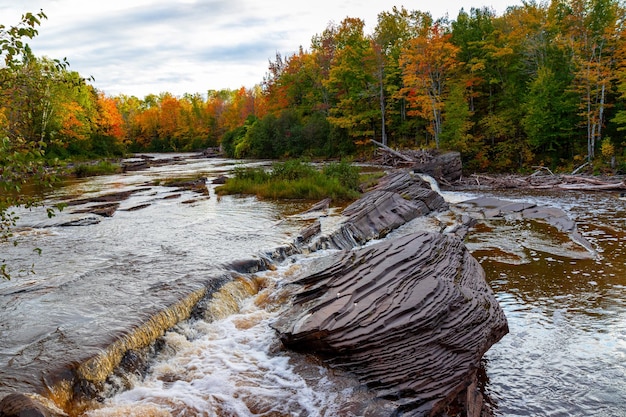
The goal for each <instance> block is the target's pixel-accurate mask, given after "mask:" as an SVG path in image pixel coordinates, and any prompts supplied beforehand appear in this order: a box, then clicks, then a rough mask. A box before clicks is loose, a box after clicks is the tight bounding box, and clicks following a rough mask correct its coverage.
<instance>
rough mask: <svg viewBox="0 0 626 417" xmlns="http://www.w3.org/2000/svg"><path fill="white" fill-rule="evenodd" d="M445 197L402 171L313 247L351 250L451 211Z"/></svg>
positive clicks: (369, 194) (389, 177)
mask: <svg viewBox="0 0 626 417" xmlns="http://www.w3.org/2000/svg"><path fill="white" fill-rule="evenodd" d="M447 208H448V205H447V203H446V202H445V200H444V199H443V197H442V196H441V195H440V194H439V193H437V192H435V191H433V190H432V189H431V188H430V185H429V184H428V183H426V182H424V181H423V180H422V179H421V178H419V177H417V176H415V175H413V174H411V173H410V172H409V171H406V170H401V171H396V172H393V173H391V174H388V175H386V176H385V177H383V178H381V179H380V180H379V182H378V185H377V186H376V187H375V188H374V189H372V190H371V191H368V192H367V193H365V194H364V195H363V196H362V197H361V198H360V199H358V200H357V201H355V202H354V203H352V204H350V205H349V206H348V207H346V208H345V209H344V210H343V212H342V215H343V216H345V219H344V221H343V222H342V223H341V226H340V227H338V228H337V229H336V230H334V231H332V232H330V233H328V234H327V235H325V236H322V237H320V238H319V239H318V240H316V241H314V242H313V244H312V245H311V246H310V249H312V250H318V249H321V248H324V249H327V248H333V249H350V248H354V247H356V246H359V245H362V244H364V243H366V242H368V241H370V240H372V239H380V238H383V237H385V236H386V235H387V234H388V233H389V232H391V231H393V230H394V229H396V228H398V227H400V226H402V225H403V224H405V223H407V222H409V221H411V220H413V219H415V218H416V217H419V216H425V215H427V214H430V213H432V212H435V211H439V210H444V209H447Z"/></svg>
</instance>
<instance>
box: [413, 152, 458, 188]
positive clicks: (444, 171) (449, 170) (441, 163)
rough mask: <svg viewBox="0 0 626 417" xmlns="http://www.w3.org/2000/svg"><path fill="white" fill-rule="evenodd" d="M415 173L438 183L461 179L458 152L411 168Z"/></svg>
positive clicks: (449, 153)
mask: <svg viewBox="0 0 626 417" xmlns="http://www.w3.org/2000/svg"><path fill="white" fill-rule="evenodd" d="M413 170H414V171H415V172H421V173H424V174H428V175H430V176H431V177H433V178H435V179H436V180H437V181H439V182H447V183H452V182H454V181H457V180H458V179H459V178H461V175H462V174H463V163H462V161H461V154H460V153H459V152H446V153H443V154H440V155H435V156H434V157H433V158H432V159H430V160H428V161H426V162H423V163H417V164H415V165H414V166H413Z"/></svg>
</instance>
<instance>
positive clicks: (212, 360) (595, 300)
mask: <svg viewBox="0 0 626 417" xmlns="http://www.w3.org/2000/svg"><path fill="white" fill-rule="evenodd" d="M235 164H236V163H235V162H234V161H228V160H193V159H185V160H184V161H183V162H181V163H179V164H175V165H168V166H163V167H159V168H153V169H150V170H148V171H144V172H135V173H127V174H124V175H115V176H106V177H99V178H94V179H89V180H86V181H80V182H77V183H75V184H71V185H69V186H68V187H66V188H64V189H61V190H59V191H58V192H57V193H56V194H55V195H52V196H51V197H50V198H51V199H52V200H53V201H54V200H55V199H63V198H66V197H67V196H69V195H79V194H85V193H86V194H88V195H98V194H99V193H104V192H110V191H111V190H117V191H119V190H127V189H142V191H139V192H137V193H135V194H133V195H132V197H130V198H129V199H128V200H127V201H125V202H123V203H122V205H121V206H120V209H119V211H118V212H117V213H116V214H115V215H114V216H113V217H111V218H105V219H99V220H100V222H98V223H94V224H89V225H86V226H81V227H59V226H58V224H59V223H61V222H62V221H64V220H67V219H72V218H76V217H80V216H83V218H84V217H85V215H78V214H72V213H71V212H70V211H71V210H67V209H66V211H64V213H61V214H60V215H59V216H58V217H57V218H55V219H51V220H49V219H46V218H45V213H43V212H39V211H33V212H24V213H22V220H21V226H22V227H23V229H21V231H20V239H21V240H22V243H21V244H20V245H19V246H18V247H16V248H5V247H3V248H2V249H3V254H9V256H8V260H10V261H11V264H12V265H14V266H17V267H22V268H24V269H29V268H30V267H31V266H34V269H35V271H36V272H37V274H36V275H23V276H19V277H18V276H16V277H15V278H14V279H13V280H12V281H10V282H0V308H1V309H2V311H3V314H2V315H1V316H0V391H2V392H7V391H11V390H13V389H22V388H24V387H25V386H26V384H27V383H28V381H27V380H25V377H24V374H23V373H24V371H32V370H35V371H38V370H41V369H45V367H46V366H48V367H49V366H50V364H51V363H53V362H54V358H55V357H59V356H60V357H64V358H66V357H73V356H77V352H79V351H84V350H85V349H86V350H88V351H89V350H92V351H98V350H99V349H101V347H102V346H103V345H104V343H105V342H106V335H107V334H111V333H114V332H118V331H128V330H130V329H128V323H130V322H134V321H136V320H140V319H141V318H142V317H145V316H146V315H147V314H150V312H151V311H153V310H154V307H155V306H159V305H162V304H164V303H174V302H176V301H177V300H180V299H181V297H186V296H188V294H189V293H190V291H194V290H196V289H198V288H201V287H204V286H205V285H206V282H207V280H210V279H211V277H214V276H215V274H216V273H218V272H219V265H220V264H222V263H223V262H228V261H231V260H234V259H241V258H249V257H250V255H252V254H255V253H258V252H259V251H263V250H266V249H271V248H274V247H277V246H280V245H283V244H284V243H286V242H288V241H290V240H291V239H293V236H294V235H295V233H297V231H298V230H299V229H300V227H301V226H302V225H303V224H305V223H306V218H303V217H301V216H298V215H295V213H297V212H299V211H300V210H302V209H305V208H307V207H308V206H307V205H306V204H295V205H277V204H275V203H272V202H261V201H258V200H257V199H255V198H250V197H248V198H241V197H225V198H222V199H221V200H218V199H217V198H216V196H215V194H214V191H213V186H212V185H211V184H210V180H211V179H212V178H214V177H217V176H218V175H219V174H221V173H224V172H228V171H229V170H230V169H232V168H233V167H234V166H235ZM195 173H202V174H204V175H206V176H207V177H208V179H209V183H208V184H207V187H208V190H209V196H208V198H207V197H206V196H199V195H197V194H194V193H191V192H188V191H183V192H180V191H179V190H175V189H172V188H168V187H162V186H157V185H154V180H156V179H162V178H169V177H176V176H185V175H190V174H195ZM146 184H152V185H149V186H148V187H147V188H146ZM483 195H484V194H483ZM446 196H447V197H448V198H450V199H451V200H455V201H459V200H463V199H464V198H471V197H475V196H477V194H460V193H456V194H447V195H446ZM494 196H497V197H502V198H506V199H512V200H523V201H532V202H536V203H539V204H543V205H550V206H556V207H560V208H562V209H564V210H565V211H566V212H568V213H569V214H570V215H571V216H572V217H574V218H576V219H577V220H578V227H579V230H580V231H581V232H582V234H583V235H584V237H585V238H586V239H587V240H589V241H590V242H592V244H593V246H594V249H595V252H594V253H590V252H589V251H586V250H585V249H584V248H578V249H577V250H572V245H571V242H570V241H569V240H568V239H567V238H564V237H563V236H562V235H559V234H558V233H555V231H554V230H553V229H551V228H550V227H549V226H545V225H541V224H536V223H533V222H529V221H525V220H519V219H514V218H509V219H503V220H499V221H484V222H482V223H481V224H479V225H478V226H477V228H476V229H475V231H474V232H473V233H472V234H471V236H470V238H469V239H468V241H467V244H468V246H469V248H470V249H471V250H472V252H473V253H474V255H475V256H476V257H477V259H479V260H480V261H481V263H482V265H483V267H484V268H485V270H486V272H487V277H488V280H489V282H490V284H491V285H492V287H493V288H494V290H495V292H496V294H497V297H498V299H499V301H500V303H501V304H502V306H503V308H504V309H505V312H506V314H507V318H508V320H509V327H510V334H508V335H507V336H505V338H504V339H503V340H502V341H500V342H499V343H498V344H496V345H495V346H493V347H492V348H491V350H490V351H489V352H487V354H486V355H485V358H484V366H485V373H486V381H485V388H484V391H485V394H486V395H487V397H488V399H489V401H490V404H491V407H492V409H493V412H494V414H496V415H498V416H626V256H625V254H624V251H625V249H624V242H625V237H626V201H622V200H618V199H617V198H615V195H613V194H610V193H593V194H585V193H574V192H567V193H559V194H554V193H532V194H523V193H519V192H517V193H509V194H494ZM143 204H148V206H147V207H146V208H144V209H142V210H139V211H124V209H128V208H132V207H137V206H140V205H143ZM333 219H334V218H333V216H329V217H328V218H324V219H322V220H323V223H324V224H325V225H328V227H332V222H333ZM422 227H437V225H436V224H433V222H432V221H430V220H428V221H424V220H423V219H418V220H416V221H415V222H413V223H412V224H411V225H408V226H407V227H406V228H402V230H400V231H398V232H397V233H396V235H397V234H398V233H399V234H401V233H405V232H406V233H408V232H410V231H411V228H422ZM393 235H394V234H392V235H391V236H393ZM35 246H36V247H40V248H41V249H42V250H43V255H42V256H41V257H38V256H36V255H35V254H34V253H33V252H32V248H33V247H35ZM316 256H323V253H318V254H314V255H312V256H296V257H293V258H290V259H288V260H287V261H286V262H284V263H282V264H280V265H277V269H276V270H275V271H267V272H264V273H260V274H258V275H257V276H256V277H253V278H250V279H248V278H246V279H243V278H242V279H241V280H236V281H235V283H234V284H232V285H229V286H227V287H226V288H225V289H224V291H223V292H222V293H220V294H218V295H217V296H216V297H214V302H213V303H212V304H211V305H210V306H209V308H208V309H207V314H206V316H205V317H204V318H203V319H194V320H188V321H183V322H181V323H179V324H178V325H177V326H175V327H174V328H173V329H171V330H170V331H168V332H166V333H165V335H164V336H163V338H162V340H161V343H162V345H163V346H164V348H163V349H162V350H161V351H160V353H159V354H158V356H156V357H155V358H154V361H153V362H152V364H151V368H150V372H149V373H148V374H147V375H146V376H145V377H142V376H140V375H138V374H136V373H133V372H130V373H127V374H117V375H116V376H113V377H111V378H109V380H108V382H107V384H106V389H107V391H106V392H105V393H104V395H105V397H106V398H103V399H102V402H101V404H100V405H99V406H97V407H95V408H92V409H90V410H86V411H84V412H81V413H82V415H84V416H90V417H103V416H196V415H201V416H251V415H260V416H328V417H331V416H363V415H366V414H367V413H368V412H371V413H374V415H387V414H388V413H387V411H388V410H389V408H388V406H389V404H386V403H385V402H382V401H377V400H375V399H374V398H372V397H371V395H370V394H368V393H367V392H366V391H364V390H362V389H361V388H360V387H359V385H358V383H356V382H355V381H354V380H353V379H352V378H350V376H349V375H345V374H338V373H336V372H334V371H332V370H329V369H326V368H325V367H323V366H321V364H320V363H318V362H316V361H315V360H314V359H312V358H310V357H305V356H301V355H295V354H291V353H289V352H287V351H285V350H283V349H282V347H281V346H280V344H279V343H278V342H277V340H276V337H275V334H274V333H273V331H272V330H271V328H270V324H271V322H272V320H274V319H275V317H276V315H277V313H278V311H279V309H280V308H281V306H282V302H283V301H284V299H285V297H286V294H284V293H283V289H282V286H281V283H282V282H283V280H284V279H285V278H288V277H289V276H291V275H292V274H294V273H298V271H300V270H301V269H303V268H306V267H307V265H308V264H309V263H311V262H315V257H316ZM33 264H34V265H33ZM216 271H218V272H216ZM26 379H27V378H26Z"/></svg>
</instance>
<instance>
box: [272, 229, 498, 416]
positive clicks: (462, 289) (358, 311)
mask: <svg viewBox="0 0 626 417" xmlns="http://www.w3.org/2000/svg"><path fill="white" fill-rule="evenodd" d="M294 284H295V285H298V286H301V287H300V289H299V290H298V291H297V293H296V295H295V297H294V299H293V304H292V306H291V307H290V308H289V309H288V310H287V311H285V312H284V313H283V314H282V315H281V318H280V319H279V320H278V321H277V322H276V323H275V324H274V328H275V329H276V330H277V331H278V332H279V334H280V338H281V340H282V341H283V343H284V344H285V345H286V346H287V347H289V348H292V349H294V350H296V351H301V352H310V353H315V354H318V355H319V356H320V357H322V358H324V359H325V360H326V361H327V362H328V363H329V364H331V365H332V366H337V367H340V368H342V369H344V370H347V371H349V372H352V373H354V374H355V375H356V376H357V377H358V378H359V379H360V380H361V381H362V382H363V383H364V384H366V385H367V386H368V387H369V388H370V389H372V390H374V391H375V392H376V393H377V395H378V396H380V397H381V398H385V399H388V400H393V401H394V402H395V403H396V404H397V414H398V415H416V416H419V415H435V414H437V413H439V412H441V411H442V410H443V409H444V408H445V407H446V406H447V405H448V404H449V403H450V401H451V400H452V399H453V398H455V397H457V396H458V395H459V394H460V393H463V392H464V391H465V390H466V389H467V388H468V387H469V386H470V385H471V384H472V383H473V382H474V381H475V376H476V370H477V369H478V367H479V362H480V359H481V357H482V355H483V354H484V353H485V352H486V351H487V350H488V349H489V347H490V346H491V345H492V344H494V343H495V342H497V341H498V340H499V339H500V338H501V337H502V336H504V335H505V334H506V333H507V331H508V327H507V322H506V318H505V316H504V313H503V311H502V310H501V308H500V307H499V305H498V302H497V300H496V299H495V297H494V295H493V293H492V291H491V290H490V288H489V286H488V285H487V283H486V281H485V277H484V272H483V270H482V268H481V267H480V265H479V264H478V262H477V261H476V260H475V259H474V258H473V257H472V256H471V255H470V253H469V252H468V251H467V249H466V248H465V246H464V245H463V243H462V242H461V241H460V240H459V239H458V238H456V237H453V236H446V235H441V234H433V233H427V232H423V233H417V234H411V235H407V236H404V237H401V238H397V239H393V240H389V241H383V242H381V243H378V244H375V245H371V246H366V247H363V248H360V249H357V250H353V251H342V252H337V253H336V254H335V255H332V256H330V257H327V258H324V259H323V260H322V261H321V262H320V263H318V264H317V267H316V270H315V271H312V272H310V273H309V274H307V275H306V276H304V277H302V278H300V279H298V280H297V281H296V282H294ZM468 397H469V396H468ZM471 407H473V408H476V405H475V404H473V405H471Z"/></svg>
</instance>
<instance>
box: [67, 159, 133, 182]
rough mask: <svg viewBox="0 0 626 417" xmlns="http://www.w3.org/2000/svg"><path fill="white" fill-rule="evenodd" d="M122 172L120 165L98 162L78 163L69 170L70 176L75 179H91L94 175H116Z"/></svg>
mask: <svg viewBox="0 0 626 417" xmlns="http://www.w3.org/2000/svg"><path fill="white" fill-rule="evenodd" d="M120 172H122V167H121V166H120V164H116V163H113V162H110V161H100V162H97V163H95V164H93V163H80V164H78V165H76V166H74V167H73V168H72V170H71V173H72V175H74V176H75V177H77V178H84V177H92V176H96V175H107V174H117V173H120Z"/></svg>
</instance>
